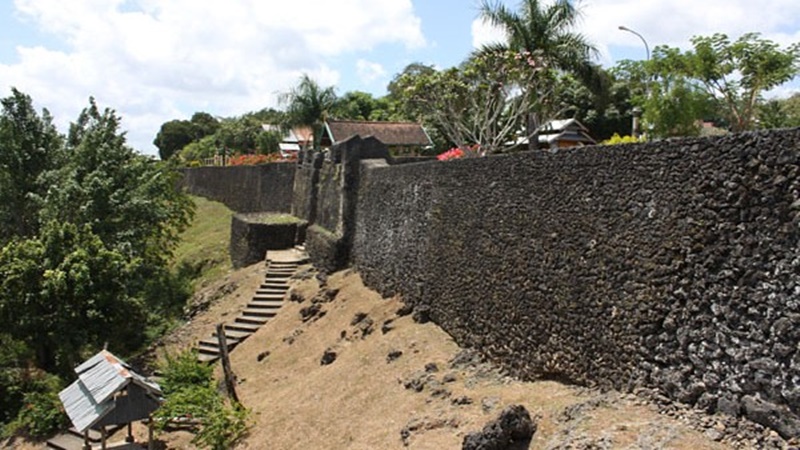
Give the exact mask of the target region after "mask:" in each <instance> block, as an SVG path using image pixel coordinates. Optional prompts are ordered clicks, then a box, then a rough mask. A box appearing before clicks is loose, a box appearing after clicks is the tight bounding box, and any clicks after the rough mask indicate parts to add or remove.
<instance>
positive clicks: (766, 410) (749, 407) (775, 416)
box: [742, 395, 800, 439]
mask: <svg viewBox="0 0 800 450" xmlns="http://www.w3.org/2000/svg"><path fill="white" fill-rule="evenodd" d="M742 409H743V410H744V415H745V417H747V418H748V419H750V420H752V421H753V422H755V423H758V424H761V425H764V426H765V427H768V428H771V429H773V430H775V431H777V432H778V434H780V435H781V436H782V437H783V438H784V439H790V438H794V437H798V436H800V420H798V418H797V416H795V415H794V414H792V412H791V411H789V410H788V409H786V408H782V407H780V406H778V405H776V404H774V403H770V402H767V401H764V400H762V399H760V398H758V397H754V396H750V395H747V396H745V397H743V398H742Z"/></svg>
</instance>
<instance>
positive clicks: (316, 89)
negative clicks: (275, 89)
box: [280, 74, 336, 148]
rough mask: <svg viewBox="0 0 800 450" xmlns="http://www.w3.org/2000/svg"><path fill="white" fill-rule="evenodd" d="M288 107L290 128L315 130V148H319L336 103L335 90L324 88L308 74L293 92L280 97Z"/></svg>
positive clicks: (287, 113)
mask: <svg viewBox="0 0 800 450" xmlns="http://www.w3.org/2000/svg"><path fill="white" fill-rule="evenodd" d="M280 101H281V102H282V103H285V104H286V105H287V109H286V116H287V122H288V123H287V124H288V125H289V126H309V127H311V128H312V130H314V147H315V148H316V147H318V146H319V140H320V138H321V137H322V128H323V126H324V124H325V120H326V119H327V116H328V113H329V111H330V110H331V108H333V106H334V105H335V103H336V91H335V90H334V88H333V87H332V86H331V87H327V88H322V87H321V86H320V85H319V84H318V83H317V82H316V81H314V80H312V79H311V77H309V76H308V75H306V74H303V76H302V77H300V83H298V85H297V86H296V87H294V88H293V89H292V90H291V91H289V92H286V93H284V94H282V95H281V96H280Z"/></svg>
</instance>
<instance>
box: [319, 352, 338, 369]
mask: <svg viewBox="0 0 800 450" xmlns="http://www.w3.org/2000/svg"><path fill="white" fill-rule="evenodd" d="M334 361H336V352H335V351H333V350H332V349H330V348H329V349H327V350H325V353H323V354H322V358H321V359H320V360H319V363H320V365H323V366H327V365H328V364H331V363H333V362H334Z"/></svg>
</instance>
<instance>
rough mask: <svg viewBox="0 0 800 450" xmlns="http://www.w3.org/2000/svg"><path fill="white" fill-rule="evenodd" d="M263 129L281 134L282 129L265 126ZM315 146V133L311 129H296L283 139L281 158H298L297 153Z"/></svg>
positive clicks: (280, 148) (280, 146) (279, 145)
mask: <svg viewBox="0 0 800 450" xmlns="http://www.w3.org/2000/svg"><path fill="white" fill-rule="evenodd" d="M261 129H263V130H264V131H274V132H278V133H281V132H282V130H281V127H280V126H278V125H271V124H263V125H261ZM312 145H314V131H313V130H312V129H311V127H294V128H292V129H291V130H289V132H288V133H286V134H285V135H284V137H283V140H281V142H280V143H278V148H279V150H280V152H281V157H283V158H290V157H292V156H297V153H298V152H299V151H300V150H301V149H304V148H308V147H310V146H312Z"/></svg>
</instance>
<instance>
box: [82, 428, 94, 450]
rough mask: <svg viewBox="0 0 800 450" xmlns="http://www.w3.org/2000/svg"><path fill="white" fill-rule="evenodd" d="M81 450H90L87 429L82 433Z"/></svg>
mask: <svg viewBox="0 0 800 450" xmlns="http://www.w3.org/2000/svg"><path fill="white" fill-rule="evenodd" d="M82 450H92V446H91V445H90V444H89V429H88V428H87V429H86V430H85V431H84V432H83V448H82Z"/></svg>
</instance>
